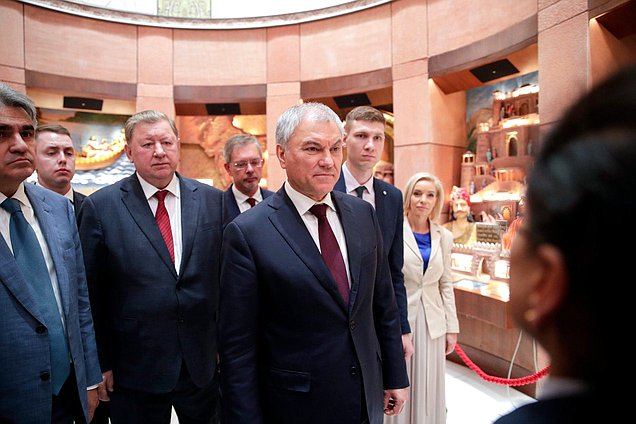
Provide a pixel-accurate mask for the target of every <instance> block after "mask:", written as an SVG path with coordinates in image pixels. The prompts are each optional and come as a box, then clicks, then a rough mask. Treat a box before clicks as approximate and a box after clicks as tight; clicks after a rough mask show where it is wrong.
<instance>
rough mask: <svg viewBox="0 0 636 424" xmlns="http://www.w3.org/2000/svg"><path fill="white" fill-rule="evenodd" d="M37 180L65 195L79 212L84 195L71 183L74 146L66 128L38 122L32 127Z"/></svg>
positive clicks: (76, 213)
mask: <svg viewBox="0 0 636 424" xmlns="http://www.w3.org/2000/svg"><path fill="white" fill-rule="evenodd" d="M35 170H36V171H37V176H38V180H37V183H38V184H39V185H41V186H42V187H44V188H48V189H49V190H53V191H54V192H56V193H58V194H61V195H62V196H65V197H67V198H68V199H69V200H70V201H71V203H72V204H73V208H74V209H75V216H77V215H78V214H79V210H80V207H81V205H82V201H83V200H84V198H85V197H86V196H85V195H83V194H82V193H79V192H77V191H75V190H73V188H72V187H71V180H72V179H73V176H74V175H75V148H74V147H73V140H72V139H71V133H70V132H69V130H68V129H66V128H65V127H63V126H61V125H56V124H50V125H40V126H38V127H37V129H36V130H35Z"/></svg>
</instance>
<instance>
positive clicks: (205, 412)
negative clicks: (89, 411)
mask: <svg viewBox="0 0 636 424" xmlns="http://www.w3.org/2000/svg"><path fill="white" fill-rule="evenodd" d="M114 378H115V387H114V390H113V392H112V393H111V394H110V399H111V400H110V405H109V406H110V421H111V423H112V424H134V423H139V424H170V418H171V415H172V408H173V407H174V410H175V412H176V413H177V417H179V423H180V424H217V423H218V422H219V419H218V409H219V408H218V400H219V381H218V377H217V376H216V375H215V377H214V379H213V380H212V381H211V382H210V383H209V384H208V385H207V386H205V387H198V386H196V385H195V384H194V383H193V382H192V379H191V378H190V374H189V373H188V368H187V367H186V365H185V363H182V364H181V373H180V375H179V381H178V382H177V386H176V387H175V388H174V390H173V391H171V392H169V393H149V392H144V391H139V390H131V389H127V388H124V387H121V386H118V385H117V375H116V374H115V375H114Z"/></svg>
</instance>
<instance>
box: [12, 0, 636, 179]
mask: <svg viewBox="0 0 636 424" xmlns="http://www.w3.org/2000/svg"><path fill="white" fill-rule="evenodd" d="M624 1H625V0H518V1H515V2H502V1H500V0H480V1H479V2H475V1H473V0H453V1H440V0H396V1H393V2H389V3H386V4H384V5H381V6H378V7H374V8H370V9H366V10H363V11H360V12H356V13H352V14H349V15H344V16H338V17H334V18H330V19H323V20H318V21H314V22H305V23H301V24H294V25H289V26H276V27H271V28H257V29H234V30H229V29H224V30H198V29H197V30H185V29H170V28H158V27H144V26H136V25H129V24H118V23H113V22H106V21H97V20H93V19H89V18H83V17H79V16H72V15H67V14H63V13H59V12H55V11H52V10H48V9H42V8H39V7H35V6H30V5H28V4H24V3H21V2H17V1H11V0H0V27H1V28H2V34H3V35H2V43H0V81H3V82H7V83H9V84H11V85H13V86H15V87H17V88H18V89H21V90H23V91H27V92H29V93H34V95H37V96H38V97H37V98H38V99H45V98H47V99H48V98H50V97H51V96H63V95H85V96H86V97H91V96H100V97H101V98H105V99H106V101H105V106H108V107H110V106H109V105H111V104H112V105H114V106H112V107H115V105H116V106H117V107H119V108H121V106H122V105H130V108H132V109H134V110H142V109H148V108H156V109H160V110H162V111H165V112H166V113H168V114H170V115H171V116H175V115H176V111H175V100H176V99H175V96H184V95H185V96H192V98H193V101H192V103H206V102H211V100H214V99H219V101H221V102H241V101H251V102H257V103H258V102H261V103H262V104H264V105H265V106H266V110H267V118H266V120H267V132H268V137H267V153H268V156H269V158H270V161H269V169H268V178H269V185H270V187H273V188H278V187H279V186H280V184H281V183H282V182H283V181H284V172H283V170H282V169H280V167H279V166H278V164H277V160H276V147H275V140H274V129H275V124H276V119H277V117H278V116H279V114H280V113H281V112H282V111H283V110H285V109H286V108H287V107H289V106H290V105H293V104H295V103H297V102H298V101H300V100H301V98H302V97H303V95H302V93H304V92H307V93H310V94H313V95H315V97H318V96H319V95H324V96H325V97H326V96H333V95H342V94H350V93H355V92H363V91H369V90H377V89H381V88H388V89H389V90H390V91H391V92H392V96H393V98H392V104H393V109H394V115H395V127H394V129H395V143H394V152H393V156H394V158H395V175H396V185H397V186H398V187H402V186H403V184H404V183H405V182H406V180H407V179H408V178H409V176H410V175H411V174H413V173H414V172H417V171H430V172H434V173H436V174H438V175H439V176H440V177H441V179H442V181H443V182H444V184H445V186H446V187H447V190H450V187H452V185H453V184H458V183H459V170H460V162H461V154H462V153H463V152H464V150H465V146H466V139H465V138H466V134H465V133H466V130H465V103H466V99H465V91H463V90H460V91H457V92H452V93H450V92H445V91H444V90H442V89H441V88H440V86H438V85H437V84H436V83H435V82H433V80H432V79H431V78H430V77H431V72H430V66H431V63H433V62H435V63H436V68H435V75H434V76H436V77H440V75H441V76H444V73H446V72H447V73H449V74H451V73H453V72H457V71H458V70H460V69H464V70H467V69H470V68H471V67H473V66H475V65H476V64H484V63H488V62H491V61H493V60H497V59H499V58H501V57H503V56H506V55H510V54H514V53H515V52H516V51H521V49H524V48H527V47H528V46H532V45H538V48H535V49H534V50H533V52H534V53H533V54H534V55H535V60H534V62H535V63H536V62H538V68H539V78H540V86H541V93H540V99H539V102H540V113H541V120H542V123H541V131H542V133H544V132H545V131H547V130H548V129H549V127H550V126H551V125H553V124H554V122H556V121H557V120H558V119H559V116H560V114H561V113H562V111H563V110H564V108H566V107H567V106H568V105H569V102H570V101H571V100H572V99H573V98H574V96H576V95H577V94H580V93H582V92H583V91H584V90H586V89H587V88H588V87H589V85H590V84H591V83H593V82H594V80H595V79H599V78H601V77H602V76H604V75H606V74H607V73H609V72H611V70H612V69H615V68H616V67H617V66H620V64H622V63H624V62H625V61H631V60H635V57H636V55H635V54H634V50H635V46H634V44H635V43H634V42H633V41H629V42H624V41H617V40H615V39H613V38H612V35H611V34H607V32H606V31H604V30H603V29H602V28H600V27H599V26H598V24H596V23H595V22H594V21H592V23H590V18H592V17H594V16H595V15H596V14H600V13H601V12H604V11H605V10H609V9H611V8H612V7H615V6H617V5H620V4H622V3H624ZM534 22H536V24H533V23H534ZM529 23H530V24H533V25H535V26H536V28H530V30H528V25H529ZM632 40H633V39H632ZM440 63H441V64H442V65H441V69H440ZM444 64H447V65H444ZM444 66H447V68H444ZM175 93H177V94H176V95H175ZM183 93H186V94H183ZM49 100H50V99H49ZM49 100H47V102H48V101H49ZM183 100H184V99H182V98H181V99H180V101H181V102H183ZM53 101H54V100H53ZM200 153H201V152H199V151H197V150H192V152H190V153H188V154H187V155H184V162H183V163H182V164H181V168H182V170H183V171H184V173H187V174H188V175H191V176H195V177H196V175H195V174H196V173H197V172H198V171H197V169H198V167H199V165H195V164H199V163H200V157H201V156H200ZM188 157H191V158H193V159H192V161H193V162H192V169H188V163H187V160H188V159H187V158H188ZM195 157H196V158H199V159H195ZM201 172H203V171H201ZM205 173H206V174H210V172H208V171H207V170H206V171H205ZM217 175H219V174H217ZM208 176H209V175H208ZM201 177H205V175H202V176H201Z"/></svg>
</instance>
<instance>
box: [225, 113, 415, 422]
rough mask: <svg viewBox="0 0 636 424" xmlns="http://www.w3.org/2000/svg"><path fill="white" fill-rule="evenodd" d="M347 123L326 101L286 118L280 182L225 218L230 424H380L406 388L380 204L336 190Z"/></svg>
mask: <svg viewBox="0 0 636 424" xmlns="http://www.w3.org/2000/svg"><path fill="white" fill-rule="evenodd" d="M342 139H343V128H342V122H341V121H340V118H339V117H338V115H336V113H335V112H334V111H332V110H331V109H329V108H328V107H327V106H325V105H322V104H320V103H304V104H301V105H297V106H293V107H291V108H289V109H288V110H287V111H285V112H284V113H283V115H282V116H281V117H280V118H279V120H278V123H277V128H276V152H277V156H278V160H279V162H280V165H281V166H282V168H283V169H285V171H286V173H287V180H286V181H285V183H284V185H283V187H282V188H281V189H280V190H279V191H278V192H276V193H275V194H274V195H272V196H270V197H268V198H267V199H265V200H263V202H262V204H261V205H259V206H258V207H256V208H253V209H251V210H250V211H249V212H247V213H243V214H241V215H239V216H237V217H236V218H235V219H234V220H233V221H232V222H230V223H229V224H228V225H227V226H226V227H225V232H224V237H223V253H222V265H221V293H222V297H221V306H220V311H221V313H220V322H219V329H220V334H219V337H220V340H219V342H220V359H221V391H222V393H223V418H222V419H221V421H222V422H223V424H237V423H245V424H248V423H249V424H258V423H277V424H287V423H289V424H292V423H294V424H295V423H306V424H313V423H315V424H324V423H339V424H361V423H371V424H381V423H382V421H383V417H384V414H387V415H396V414H398V413H399V412H400V411H401V409H402V408H403V406H404V403H405V401H406V399H407V397H408V395H407V394H406V390H405V389H404V388H405V387H407V386H408V378H407V375H406V365H405V361H404V354H403V351H402V343H401V338H400V319H399V314H398V309H397V305H396V302H395V297H394V295H393V288H392V285H391V277H390V274H389V269H388V263H387V260H386V256H385V255H384V254H383V253H382V239H381V235H380V228H379V225H378V221H377V218H376V215H375V212H374V210H373V207H372V206H371V205H370V204H369V203H367V202H365V201H363V200H360V199H358V198H355V197H353V196H349V195H347V194H345V193H340V192H335V191H332V190H333V187H334V184H335V183H336V181H337V180H338V176H339V174H340V165H341V163H342V141H343V140H342Z"/></svg>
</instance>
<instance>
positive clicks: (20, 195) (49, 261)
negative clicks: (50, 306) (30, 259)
mask: <svg viewBox="0 0 636 424" xmlns="http://www.w3.org/2000/svg"><path fill="white" fill-rule="evenodd" d="M11 197H12V198H13V199H16V200H17V201H18V203H20V208H21V209H22V214H23V215H24V217H25V218H26V220H27V222H28V223H29V225H31V227H32V228H33V232H35V236H36V237H37V239H38V243H39V244H40V248H41V249H42V254H43V256H44V261H45V262H46V268H47V270H48V272H49V278H50V279H51V285H52V286H53V294H54V295H55V301H56V302H57V309H58V311H59V312H60V317H61V318H62V325H63V326H64V328H65V329H66V322H65V321H64V311H63V309H62V298H61V296H60V288H59V285H58V282H57V274H56V273H55V265H54V264H53V258H52V257H51V252H50V251H49V246H48V245H47V244H46V240H45V239H44V234H42V229H41V228H40V224H39V223H38V220H37V218H36V217H35V213H34V211H33V206H31V202H30V201H29V198H28V197H27V195H26V193H25V191H24V182H23V183H21V184H20V185H19V186H18V190H17V191H16V192H15V194H14V195H13V196H11ZM6 198H7V196H5V195H4V194H3V193H0V203H2V202H4V200H5V199H6ZM10 222H11V214H10V213H9V212H7V211H6V210H4V208H0V233H2V237H4V241H5V242H6V243H7V246H9V249H11V253H13V246H12V245H11V230H10V227H9V223H10Z"/></svg>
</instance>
